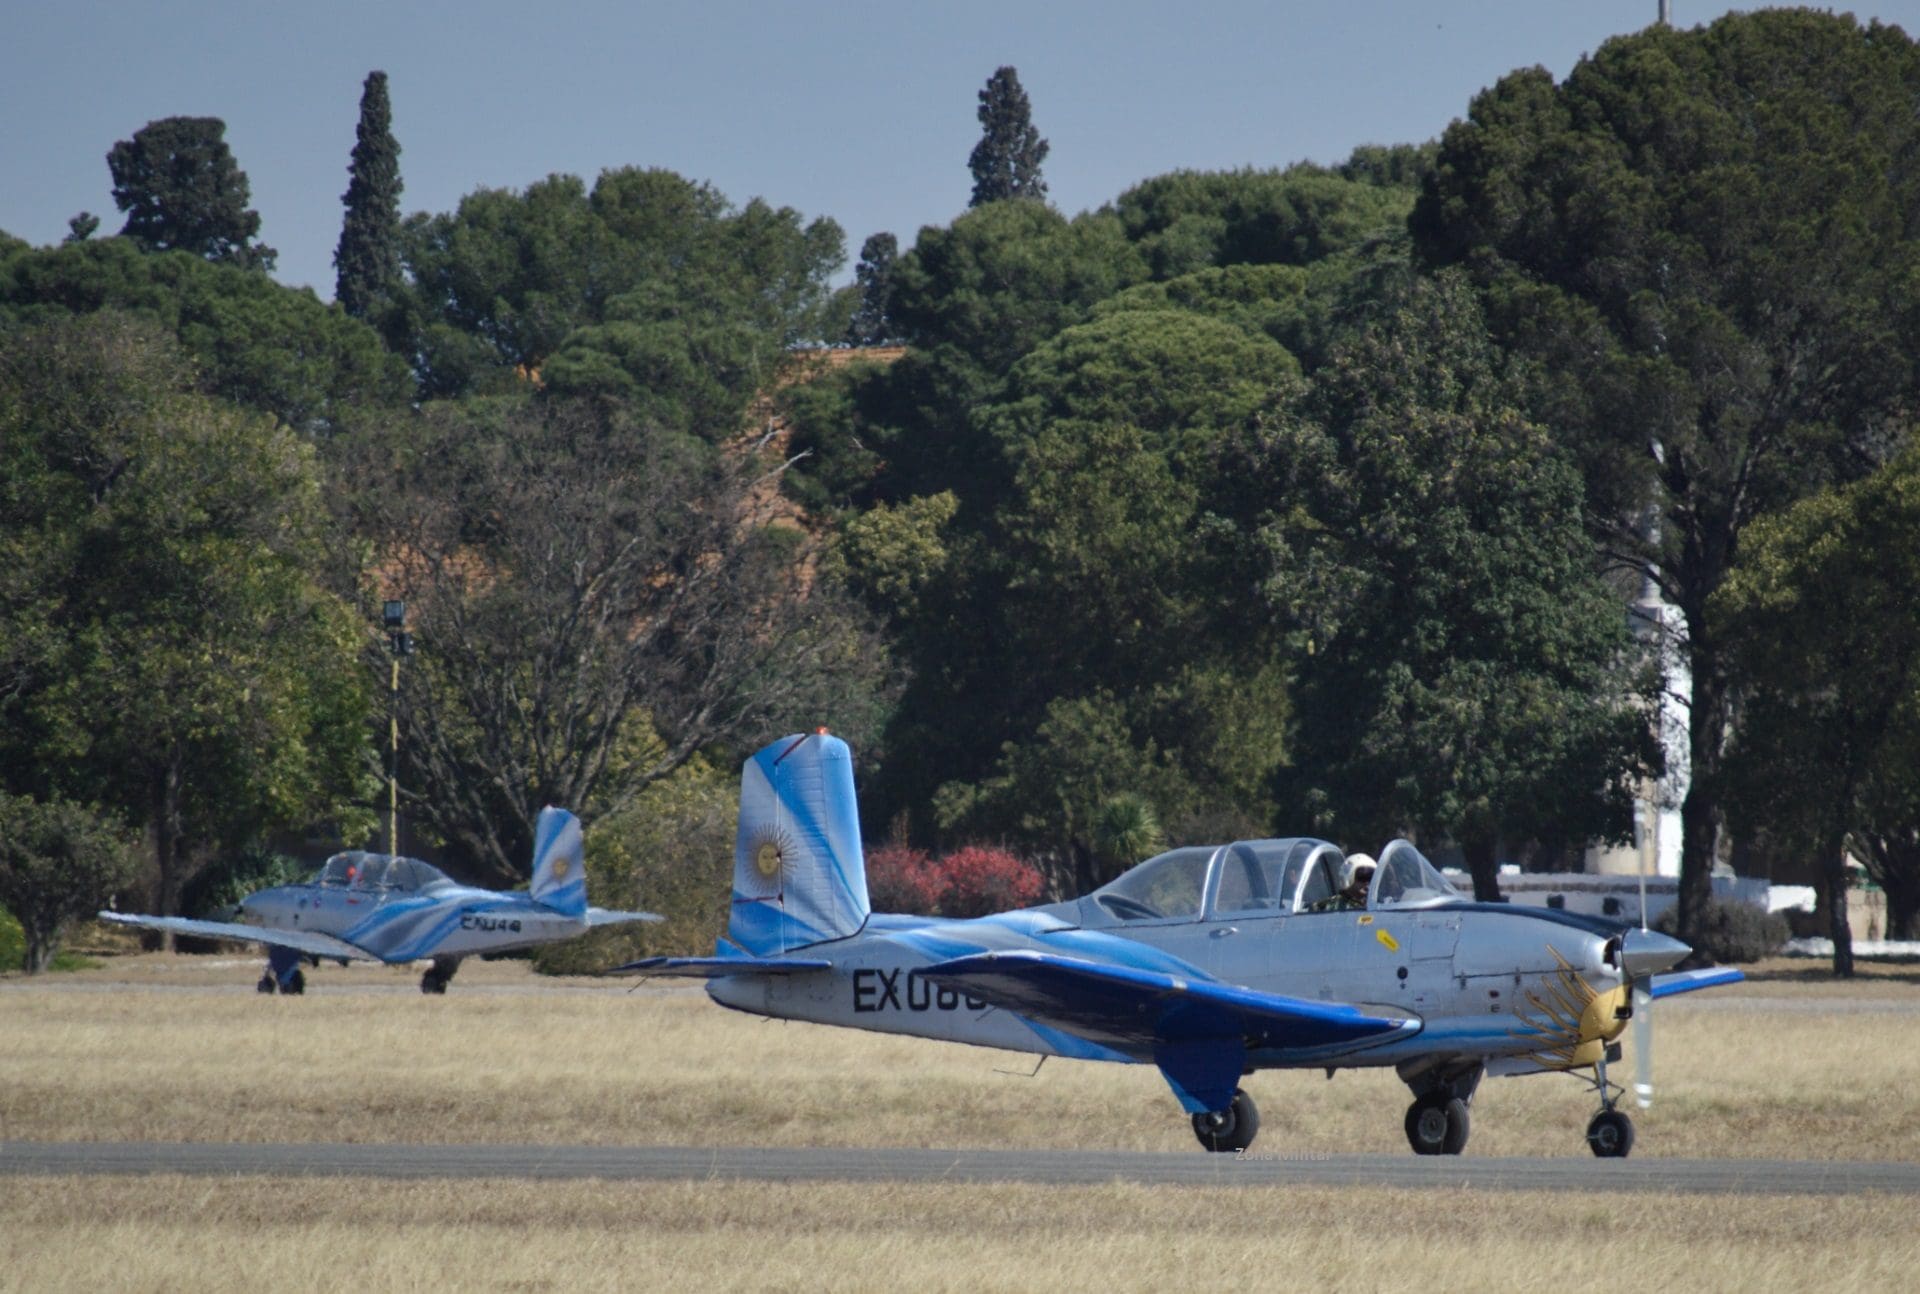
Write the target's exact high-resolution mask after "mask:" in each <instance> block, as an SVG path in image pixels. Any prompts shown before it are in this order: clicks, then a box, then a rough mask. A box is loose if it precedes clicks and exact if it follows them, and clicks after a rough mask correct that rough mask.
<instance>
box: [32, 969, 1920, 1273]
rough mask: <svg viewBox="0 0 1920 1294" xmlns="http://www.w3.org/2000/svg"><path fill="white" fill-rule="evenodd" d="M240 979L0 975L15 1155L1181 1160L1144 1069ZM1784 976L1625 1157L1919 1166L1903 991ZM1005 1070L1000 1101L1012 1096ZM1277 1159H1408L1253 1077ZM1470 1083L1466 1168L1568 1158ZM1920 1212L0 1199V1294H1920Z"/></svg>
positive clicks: (1689, 1002) (1686, 1046)
mask: <svg viewBox="0 0 1920 1294" xmlns="http://www.w3.org/2000/svg"><path fill="white" fill-rule="evenodd" d="M257 973H258V971H257V963H256V962H254V961H252V960H242V959H238V958H224V957H220V958H205V957H203V958H174V957H164V956H158V955H149V956H140V957H119V958H112V959H110V960H108V961H107V962H106V964H104V965H102V966H100V967H99V968H97V969H92V970H86V971H80V972H76V973H73V974H64V975H58V976H46V977H41V978H39V979H36V980H25V979H22V978H19V977H7V978H0V1038H3V1039H4V1043H3V1044H0V1138H9V1139H26V1140H53V1139H80V1140H87V1139H100V1140H123V1139H124V1140H161V1141H165V1140H217V1141H235V1140H256V1141H302V1140H325V1141H384V1142H412V1141H418V1142H465V1141H482V1142H484V1141H504V1142H548V1141H551V1142H588V1143H603V1144H666V1143H670V1144H726V1145H812V1144H820V1145H839V1146H868V1145H872V1146H881V1145H905V1146H956V1147H960V1146H967V1147H992V1146H1005V1147H1015V1146H1029V1145H1040V1146H1059V1147H1098V1148H1114V1149H1160V1150H1167V1151H1177V1152H1181V1153H1188V1154H1199V1153H1201V1152H1200V1151H1199V1149H1198V1148H1197V1147H1196V1146H1195V1145H1194V1143H1193V1141H1192V1138H1191V1135H1190V1133H1189V1132H1188V1130H1187V1127H1186V1120H1185V1118H1184V1117H1183V1116H1182V1115H1181V1114H1180V1112H1179V1109H1178V1107H1177V1106H1176V1105H1175V1103H1174V1101H1173V1099H1172V1097H1171V1096H1170V1095H1169V1094H1168V1092H1167V1091H1166V1088H1165V1085H1164V1083H1163V1082H1162V1081H1161V1079H1160V1078H1159V1076H1158V1075H1157V1074H1156V1073H1155V1072H1153V1071H1152V1070H1151V1069H1147V1068H1142V1067H1138V1066H1108V1065H1090V1064H1073V1063H1070V1062H1060V1061H1052V1062H1049V1063H1048V1064H1047V1065H1046V1066H1045V1067H1044V1068H1043V1069H1042V1070H1041V1071H1040V1072H1039V1074H1038V1075H1037V1076H1034V1077H1026V1076H1025V1075H1026V1074H1028V1073H1030V1072H1031V1070H1032V1068H1033V1059H1032V1058H1031V1057H1025V1056H1013V1055H1007V1054H1002V1053H997V1052H987V1051H981V1050H977V1049H972V1048H965V1047H956V1046H947V1045H941V1044H933V1043H924V1042H917V1041H913V1040H908V1039H892V1038H884V1037H879V1036H876V1035H871V1034H861V1033H854V1032H849V1031H841V1030H829V1029H823V1028H818V1027H814V1026H807V1025H789V1024H779V1023H773V1022H767V1021H759V1020H755V1019H752V1018H750V1017H745V1016H740V1015H736V1014H733V1013H731V1012H727V1011H723V1010H721V1009H720V1008H718V1007H716V1006H713V1005H712V1004H711V1003H709V1002H708V1001H707V1000H706V999H705V997H704V995H702V994H701V993H699V991H698V990H697V989H692V990H688V989H677V988H669V989H663V988H659V987H647V988H643V989H641V990H639V991H636V992H628V991H627V986H626V985H625V984H623V983H619V982H609V981H592V980H569V981H552V980H543V979H538V978H536V977H534V976H531V975H530V974H528V972H527V970H526V968H525V966H524V965H523V964H519V963H494V964H485V963H481V964H470V965H469V966H467V967H465V968H463V969H462V971H461V975H460V978H459V979H458V980H456V981H455V983H454V987H453V990H452V992H451V993H450V994H449V995H448V996H446V997H444V998H429V997H425V996H423V995H421V994H420V993H419V992H418V991H417V989H416V988H415V984H416V976H414V975H413V974H412V973H411V972H405V971H399V970H389V969H385V968H362V967H356V968H350V969H342V968H336V967H323V968H321V969H320V970H318V971H316V972H313V973H312V975H311V979H310V988H309V992H308V994H307V996H306V997H304V998H297V999H285V998H278V997H263V996H260V995H257V994H255V993H254V992H253V991H252V984H253V980H254V978H255V977H256V975H257ZM1916 978H1920V977H1916V976H1915V975H1914V973H1913V970H1912V968H1894V969H1891V970H1885V971H1881V972H1879V973H1877V974H1876V975H1873V976H1870V977H1868V978H1866V979H1865V980H1863V981H1861V982H1857V983H1855V984H1851V985H1843V986H1835V985H1832V984H1831V983H1829V982H1827V981H1826V980H1825V979H1824V977H1823V976H1821V975H1820V974H1819V973H1818V972H1817V971H1815V970H1813V969H1812V968H1809V967H1806V966H1805V965H1798V964H1785V963H1783V964H1780V965H1778V966H1773V967H1768V968H1764V969H1763V970H1762V972H1761V973H1760V974H1759V975H1757V976H1756V978H1755V982H1753V983H1751V984H1749V985H1745V986H1741V987H1738V988H1734V989H1729V990H1724V991H1721V992H1717V993H1713V994H1700V995H1697V996H1696V997H1694V998H1690V999H1689V998H1682V999H1677V1000H1675V1001H1673V1002H1671V1003H1662V1004H1661V1006H1662V1012H1661V1019H1660V1026H1659V1030H1660V1032H1659V1059H1660V1064H1659V1072H1658V1079H1659V1086H1660V1092H1659V1099H1658V1101H1657V1102H1656V1104H1655V1107H1654V1109H1653V1110H1652V1111H1650V1112H1648V1113H1646V1114H1637V1115H1636V1118H1637V1120H1638V1122H1639V1125H1640V1134H1641V1135H1640V1142H1639V1146H1638V1148H1637V1149H1636V1152H1635V1153H1636V1155H1637V1156H1640V1155H1686V1156H1709V1155H1712V1156H1755V1155H1759V1156H1781V1157H1790V1158H1800V1157H1812V1158H1848V1159H1865V1158H1883V1159H1887V1158H1891V1159H1911V1158H1920V1077H1917V1076H1920V983H1917V982H1916ZM1001 1071H1016V1072H1015V1073H1007V1072H1001ZM1248 1087H1249V1090H1251V1091H1253V1092H1254V1093H1255V1095H1256V1097H1257V1098H1258V1099H1259V1100H1260V1102H1261V1106H1262V1112H1263V1122H1264V1130H1263V1132H1262V1134H1261V1140H1260V1143H1259V1146H1258V1149H1260V1150H1262V1151H1282V1152H1285V1151H1294V1152H1301V1153H1309V1152H1323V1151H1324V1152H1346V1151H1374V1152H1381V1153H1387V1154H1406V1153H1407V1151H1406V1146H1405V1142H1404V1140H1403V1138H1402V1135H1401V1132H1400V1118H1401V1113H1402V1111H1403V1110H1404V1108H1405V1105H1406V1101H1407V1096H1406V1092H1405V1089H1404V1088H1403V1087H1402V1086H1401V1085H1400V1084H1399V1082H1398V1081H1397V1080H1395V1079H1394V1078H1393V1077H1392V1076H1391V1075H1390V1074H1380V1073H1367V1072H1343V1073H1341V1074H1340V1075H1338V1076H1337V1077H1336V1078H1335V1079H1334V1080H1332V1081H1328V1080H1327V1079H1325V1078H1324V1077H1323V1076H1321V1075H1320V1074H1318V1073H1279V1074H1271V1073H1269V1074H1257V1075H1254V1076H1253V1077H1252V1078H1250V1079H1249V1080H1248ZM1590 1112H1591V1103H1590V1098H1589V1097H1588V1096H1587V1095H1586V1093H1585V1092H1583V1091H1582V1090H1581V1089H1580V1087H1579V1086H1578V1085H1577V1084H1575V1083H1574V1082H1573V1081H1571V1080H1569V1079H1566V1078H1561V1077H1553V1076H1539V1077H1532V1078H1524V1079H1500V1080H1489V1081H1488V1082H1487V1083H1486V1084H1485V1085H1484V1086H1483V1087H1482V1089H1481V1093H1480V1096H1479V1098H1478V1099H1477V1100H1476V1102H1475V1104H1474V1136H1473V1142H1472V1144H1471V1145H1470V1146H1469V1148H1468V1153H1469V1154H1488V1155H1492V1154H1501V1155H1578V1156H1582V1157H1584V1156H1585V1155H1586V1150H1585V1148H1584V1145H1583V1144H1582V1142H1581V1140H1580V1131H1581V1129H1582V1128H1583V1127H1584V1125H1585V1122H1586V1119H1587V1117H1588V1115H1589V1114H1590ZM1912 1207H1913V1204H1912V1201H1911V1200H1910V1199H1907V1198H1885V1197H1871V1196H1869V1197H1852V1198H1847V1199H1844V1200H1836V1199H1834V1198H1833V1197H1819V1198H1809V1197H1759V1198H1740V1199H1729V1198H1726V1197H1717V1196H1684V1195H1674V1196H1644V1195H1595V1196H1578V1195H1569V1194H1558V1193H1528V1192H1500V1193H1496V1194H1482V1195H1480V1196H1479V1197H1477V1198H1467V1197H1463V1196H1460V1195H1447V1194H1442V1193H1439V1192H1432V1191H1425V1192H1408V1191H1392V1190H1376V1189H1344V1190H1343V1189H1331V1188H1299V1187H1289V1188H1265V1187H1261V1188H1243V1189H1238V1190H1213V1189H1199V1188H1188V1187H1172V1186H1162V1187H1145V1186H1136V1185H1120V1184H1115V1185H1110V1186H1102V1187H1035V1186H994V1187H968V1186H925V1185H900V1184H888V1185H884V1186H874V1185H851V1184H821V1185H808V1186H795V1185H776V1184H754V1183H671V1184H648V1183H626V1182H609V1183H595V1182H589V1183H574V1182H568V1183H528V1182H516V1181H481V1182H469V1181H457V1182H441V1181H423V1182H393V1181H384V1180H383V1181H355V1180H341V1179H318V1180H303V1181H298V1182H292V1181H283V1180H262V1179H248V1178H204V1177H193V1178H183V1177H75V1178H59V1177H49V1178H30V1177H18V1178H9V1177H0V1290H16V1289H17V1290H45V1289H94V1290H173V1289H179V1290H195V1291H200V1290H210V1291H219V1290H229V1289H231V1290H239V1289H252V1288H257V1287H259V1286H262V1285H266V1286H271V1287H276V1288H290V1289H296V1290H298V1289H334V1288H342V1287H357V1288H368V1289H401V1288H405V1289H418V1288H444V1287H457V1288H474V1289H489V1290H503V1291H544V1290H556V1291H557V1290H569V1291H571V1290H588V1291H591V1290H602V1289H606V1290H612V1289H629V1288H634V1287H637V1286H642V1285H644V1286H649V1287H664V1288H673V1289H749V1290H787V1289H829V1290H832V1289H898V1288H902V1287H911V1288H923V1289H927V1290H936V1291H938V1290H961V1289H965V1290H976V1289H977V1290H1014V1289H1020V1290H1026V1289H1041V1290H1045V1289H1085V1288H1089V1287H1095V1286H1097V1287H1100V1288H1103V1289H1108V1290H1132V1289H1167V1288H1174V1287H1185V1286H1191V1285H1193V1284H1195V1283H1196V1282H1201V1281H1204V1282H1206V1283H1208V1284H1219V1285H1225V1286H1227V1287H1230V1288H1234V1287H1239V1286H1244V1285H1255V1284H1262V1285H1264V1284H1279V1285H1281V1286H1284V1287H1290V1288H1291V1287H1301V1286H1309V1287H1313V1288H1317V1289H1325V1290H1333V1291H1343V1290H1365V1289H1384V1288H1394V1287H1406V1286H1409V1285H1418V1286H1421V1287H1427V1288H1441V1289H1487V1290H1496V1289H1499V1290H1504V1289H1520V1288H1527V1289H1533V1288H1535V1287H1537V1286H1539V1285H1541V1284H1542V1283H1548V1284H1566V1283H1571V1284H1574V1285H1577V1286H1589V1287H1599V1286H1603V1285H1604V1286H1606V1287H1612V1288H1623V1289H1640V1288H1654V1287H1661V1288H1665V1287H1673V1288H1681V1289H1687V1290H1690V1291H1718V1290H1727V1291H1736V1290H1737V1291H1741V1292H1742V1294H1749V1292H1750V1291H1753V1290H1755V1289H1766V1290H1774V1289H1845V1290H1883V1289H1884V1290H1894V1289H1901V1290H1904V1289H1909V1288H1912V1287H1913V1284H1914V1281H1915V1278H1916V1272H1920V1240H1917V1239H1916V1238H1915V1236H1916V1233H1915V1230H1914V1228H1913V1227H1912V1224H1911V1216H1912Z"/></svg>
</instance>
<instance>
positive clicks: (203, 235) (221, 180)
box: [107, 117, 277, 270]
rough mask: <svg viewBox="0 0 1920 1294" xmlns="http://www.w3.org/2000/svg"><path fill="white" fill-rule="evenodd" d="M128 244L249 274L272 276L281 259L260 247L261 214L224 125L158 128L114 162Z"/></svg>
mask: <svg viewBox="0 0 1920 1294" xmlns="http://www.w3.org/2000/svg"><path fill="white" fill-rule="evenodd" d="M107 169H108V170H109V171H111V172H112V173H113V201H114V203H115V205H116V206H118V207H119V208H120V210H122V211H124V212H126V213H127V223H126V225H125V226H124V227H122V229H121V230H120V233H121V236H122V237H125V238H131V239H133V240H134V241H135V242H137V243H139V244H140V245H141V246H142V247H144V248H146V249H147V250H148V251H155V252H169V251H178V252H187V253H190V254H191V255H194V256H199V257H202V258H204V259H206V260H210V261H224V262H227V263H230V264H234V265H238V266H240V267H242V268H243V269H255V270H271V269H272V268H273V265H274V260H275V258H276V256H277V253H276V252H275V251H274V250H273V248H271V247H266V246H262V245H261V244H259V243H255V242H254V241H253V238H254V236H255V235H256V234H258V233H259V232H260V213H259V212H257V211H254V210H252V209H251V208H250V207H248V206H247V201H248V198H249V194H250V189H249V186H248V184H247V173H246V172H245V171H242V170H241V169H240V167H239V165H238V164H237V163H235V162H234V160H233V153H232V151H231V150H230V149H228V147H227V123H226V122H224V121H221V120H220V119H219V118H218V117H164V118H162V119H161V120H159V121H150V122H148V123H147V124H146V125H145V126H143V127H141V128H140V129H139V130H137V131H135V132H134V135H133V138H132V139H123V140H121V141H120V142H119V143H117V144H115V145H114V146H113V149H112V151H111V152H109V153H108V154H107Z"/></svg>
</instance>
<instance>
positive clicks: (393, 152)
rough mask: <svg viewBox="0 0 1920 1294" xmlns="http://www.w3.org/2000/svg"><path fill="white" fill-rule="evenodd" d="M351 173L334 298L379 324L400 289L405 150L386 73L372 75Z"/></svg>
mask: <svg viewBox="0 0 1920 1294" xmlns="http://www.w3.org/2000/svg"><path fill="white" fill-rule="evenodd" d="M347 174H348V176H349V177H350V179H349V180H348V182H347V191H346V193H345V194H344V195H343V196H342V197H341V199H340V200H341V201H342V202H343V203H345V204H346V208H347V214H346V219H345V220H344V221H343V222H342V223H341V226H340V246H339V247H338V248H336V249H335V250H334V253H333V264H334V268H335V269H337V270H338V271H339V278H338V279H337V280H336V283H335V287H334V298H335V299H336V300H338V301H339V302H340V304H341V306H342V307H344V308H345V310H346V312H347V313H348V314H350V315H352V316H353V317H354V318H356V319H365V320H368V321H369V322H372V323H376V324H378V323H380V322H381V320H382V316H384V315H385V314H386V313H387V311H388V308H389V307H390V306H391V304H392V303H393V301H394V299H395V297H396V296H397V295H398V291H399V287H400V145H399V142H398V141H396V140H395V139H394V137H393V111H392V109H391V107H389V105H388V102H387V74H386V73H385V72H369V73H367V80H366V86H365V88H364V89H363V90H362V91H361V93H360V126H359V129H358V130H357V131H356V132H355V138H354V145H353V161H352V163H351V164H350V165H349V166H348V167H347Z"/></svg>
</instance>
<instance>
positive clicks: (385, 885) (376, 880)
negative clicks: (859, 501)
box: [314, 849, 453, 891]
mask: <svg viewBox="0 0 1920 1294" xmlns="http://www.w3.org/2000/svg"><path fill="white" fill-rule="evenodd" d="M314 881H315V883H316V884H319V885H338V886H343V887H351V888H353V889H356V890H408V891H413V890H425V889H431V888H433V887H434V886H437V885H451V884H453V882H452V881H451V880H449V879H448V877H447V874H446V873H445V872H443V871H441V870H440V869H439V868H437V867H435V866H433V865H432V864H431V863H423V862H421V861H420V860H419V859H417V858H401V857H398V856H397V855H394V854H370V853H368V852H367V851H366V850H364V849H350V850H348V851H347V852H345V853H342V854H335V855H334V856H333V857H332V858H329V859H328V860H327V862H326V866H324V867H322V868H321V869H320V874H319V875H318V876H317V877H315V878H314Z"/></svg>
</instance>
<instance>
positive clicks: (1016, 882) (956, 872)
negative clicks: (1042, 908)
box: [933, 845, 1041, 917]
mask: <svg viewBox="0 0 1920 1294" xmlns="http://www.w3.org/2000/svg"><path fill="white" fill-rule="evenodd" d="M933 868H934V870H935V871H936V872H937V873H938V876H939V884H940V889H939V895H938V897H939V901H940V915H941V916H943V917H984V916H988V915H990V914H991V913H995V912H1005V911H1007V910H1008V909H1009V908H1022V907H1025V906H1026V905H1027V904H1029V903H1031V902H1033V901H1034V900H1035V899H1037V898H1039V897H1040V884H1041V882H1040V869H1039V868H1037V867H1035V866H1034V865H1033V864H1032V863H1030V862H1028V861H1027V860H1026V859H1024V858H1020V857H1018V856H1016V855H1014V854H1010V853H1008V852H1007V851H1006V850H1004V849H989V848H987V847H985V846H983V845H969V846H967V847H966V848H965V849H960V850H956V851H954V852H953V853H951V854H948V855H947V856H946V857H945V858H942V859H941V860H940V861H939V862H937V863H935V864H933Z"/></svg>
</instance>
